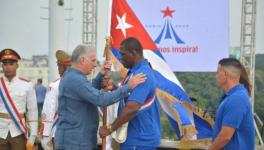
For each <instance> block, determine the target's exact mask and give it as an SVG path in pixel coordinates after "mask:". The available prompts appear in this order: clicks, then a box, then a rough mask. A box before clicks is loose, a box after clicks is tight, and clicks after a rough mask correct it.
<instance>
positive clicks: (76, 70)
mask: <svg viewBox="0 0 264 150" xmlns="http://www.w3.org/2000/svg"><path fill="white" fill-rule="evenodd" d="M68 71H69V72H76V73H78V74H81V75H83V76H86V75H85V74H84V73H83V72H81V71H80V70H78V69H75V68H70V69H68Z"/></svg>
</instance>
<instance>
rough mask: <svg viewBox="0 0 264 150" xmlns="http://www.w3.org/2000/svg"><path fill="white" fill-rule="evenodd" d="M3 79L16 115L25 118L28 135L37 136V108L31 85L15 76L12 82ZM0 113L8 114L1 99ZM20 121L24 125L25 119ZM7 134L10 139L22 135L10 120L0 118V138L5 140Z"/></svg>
mask: <svg viewBox="0 0 264 150" xmlns="http://www.w3.org/2000/svg"><path fill="white" fill-rule="evenodd" d="M3 79H4V82H5V85H6V88H7V90H8V92H9V95H10V97H11V98H12V100H13V102H14V105H15V107H16V109H17V111H18V113H19V114H25V116H26V121H27V122H26V125H27V127H28V128H29V129H30V130H29V132H30V134H31V135H37V130H38V122H37V121H38V108H37V100H36V94H35V90H34V88H33V84H32V83H31V82H30V81H27V80H25V79H23V78H19V77H17V76H15V77H14V78H13V79H12V81H9V80H8V79H7V78H6V77H5V76H4V77H3ZM0 113H5V114H8V112H7V110H6V108H5V106H4V104H3V101H2V99H0ZM22 120H23V121H24V123H25V117H23V119H22ZM8 132H10V134H11V137H16V136H18V135H21V134H23V133H22V132H21V131H20V130H19V129H18V128H17V126H16V125H15V123H14V122H13V120H12V119H4V118H0V137H1V138H3V139H6V138H7V135H8Z"/></svg>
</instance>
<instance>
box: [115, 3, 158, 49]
mask: <svg viewBox="0 0 264 150" xmlns="http://www.w3.org/2000/svg"><path fill="white" fill-rule="evenodd" d="M118 19H119V20H118ZM120 22H123V24H122V23H120ZM124 33H125V35H126V36H125V35H124ZM111 36H112V38H113V47H114V48H119V45H120V43H121V42H122V40H124V39H125V38H127V37H136V38H138V39H139V41H140V42H141V44H142V46H143V48H144V49H151V50H157V47H156V45H155V44H154V42H153V40H152V39H151V37H150V36H149V34H148V33H147V31H146V30H145V29H144V27H143V25H142V24H141V22H140V21H139V19H138V18H137V16H136V15H135V14H134V12H133V11H132V9H131V8H130V7H129V6H128V4H127V2H126V0H113V4H112V16H111Z"/></svg>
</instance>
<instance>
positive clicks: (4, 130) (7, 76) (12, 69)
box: [0, 49, 38, 150]
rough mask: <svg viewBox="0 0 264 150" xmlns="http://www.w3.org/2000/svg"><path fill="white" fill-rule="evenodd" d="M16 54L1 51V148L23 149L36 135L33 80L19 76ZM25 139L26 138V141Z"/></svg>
mask: <svg viewBox="0 0 264 150" xmlns="http://www.w3.org/2000/svg"><path fill="white" fill-rule="evenodd" d="M18 60H20V56H19V54H18V53H17V52H16V51H14V50H12V49H4V50H2V51H1V52H0V61H1V63H2V69H3V72H4V76H2V77H1V78H0V80H1V82H0V149H1V150H25V149H26V144H31V145H33V144H34V141H35V138H36V135H37V123H38V122H37V120H38V109H37V101H36V95H35V90H34V88H33V84H32V83H31V82H30V81H28V80H26V79H24V78H21V77H18V76H17V74H16V71H17V69H18ZM26 139H27V142H26Z"/></svg>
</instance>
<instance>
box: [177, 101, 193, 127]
mask: <svg viewBox="0 0 264 150" xmlns="http://www.w3.org/2000/svg"><path fill="white" fill-rule="evenodd" d="M173 107H174V108H175V109H176V110H177V112H178V114H179V117H180V119H181V125H182V126H185V125H191V124H192V122H191V120H190V116H189V115H188V113H187V112H186V109H185V107H184V106H182V105H181V104H179V103H174V104H173Z"/></svg>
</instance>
